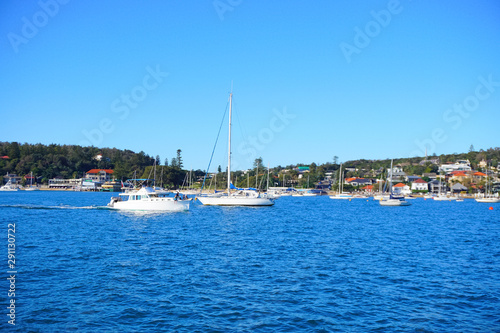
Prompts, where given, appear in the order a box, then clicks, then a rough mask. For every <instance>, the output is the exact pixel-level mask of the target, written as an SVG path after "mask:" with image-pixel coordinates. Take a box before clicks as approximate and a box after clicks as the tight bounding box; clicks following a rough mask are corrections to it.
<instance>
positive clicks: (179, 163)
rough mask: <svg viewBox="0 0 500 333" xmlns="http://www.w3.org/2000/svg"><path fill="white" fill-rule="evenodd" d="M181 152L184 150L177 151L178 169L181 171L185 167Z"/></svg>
mask: <svg viewBox="0 0 500 333" xmlns="http://www.w3.org/2000/svg"><path fill="white" fill-rule="evenodd" d="M181 152H182V150H180V149H177V167H179V168H180V169H182V166H183V164H182V156H181Z"/></svg>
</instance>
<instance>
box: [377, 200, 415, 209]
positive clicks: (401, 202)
mask: <svg viewBox="0 0 500 333" xmlns="http://www.w3.org/2000/svg"><path fill="white" fill-rule="evenodd" d="M379 203H380V206H392V207H395V206H409V205H411V203H409V202H408V201H404V200H399V199H387V200H380V201H379Z"/></svg>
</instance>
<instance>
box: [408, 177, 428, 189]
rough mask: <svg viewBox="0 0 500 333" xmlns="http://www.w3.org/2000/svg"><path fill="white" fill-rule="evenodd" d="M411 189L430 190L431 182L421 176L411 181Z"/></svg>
mask: <svg viewBox="0 0 500 333" xmlns="http://www.w3.org/2000/svg"><path fill="white" fill-rule="evenodd" d="M411 190H412V192H413V191H429V184H427V182H426V181H425V180H423V179H422V178H419V179H417V180H415V181H414V182H412V183H411Z"/></svg>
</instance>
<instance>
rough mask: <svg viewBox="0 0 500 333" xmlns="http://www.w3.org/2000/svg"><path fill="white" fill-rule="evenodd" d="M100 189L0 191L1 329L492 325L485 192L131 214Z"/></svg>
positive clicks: (494, 308) (496, 224)
mask: <svg viewBox="0 0 500 333" xmlns="http://www.w3.org/2000/svg"><path fill="white" fill-rule="evenodd" d="M111 196H112V194H109V193H79V192H45V191H40V192H3V193H2V192H0V221H1V223H0V226H1V228H2V230H3V232H2V234H3V235H4V236H3V241H2V242H1V244H3V245H2V246H0V253H3V255H1V256H0V257H1V258H4V259H3V260H0V267H1V269H0V271H2V276H3V277H4V278H2V279H1V283H0V302H1V305H2V306H1V308H2V309H3V310H2V316H0V318H1V319H0V331H7V330H9V331H13V332H72V331H78V332H139V331H140V332H161V331H166V332H335V331H340V332H344V331H348V332H367V331H381V332H398V331H399V332H412V331H418V332H500V205H498V204H496V205H495V204H491V205H489V204H479V203H476V202H475V201H473V200H465V201H464V202H434V201H432V200H424V199H416V200H413V201H412V206H409V207H381V206H379V204H378V202H376V201H372V200H371V199H369V200H366V199H356V200H352V201H344V200H331V199H329V198H328V197H303V198H299V197H283V198H281V199H279V200H277V201H276V204H275V205H274V206H273V207H260V208H243V207H208V206H201V205H199V204H197V203H193V204H192V206H191V209H190V210H189V211H187V212H181V213H163V214H151V213H150V214H146V213H121V212H118V211H111V210H107V209H102V208H100V207H99V206H105V205H106V203H107V202H108V201H109V198H110V197H111ZM490 206H492V207H493V210H490V209H489V207H490ZM9 224H15V260H16V261H15V271H16V273H15V274H14V275H15V287H14V289H15V296H14V297H9V296H8V294H9V288H11V287H12V285H10V282H11V281H10V280H7V278H8V277H9V276H10V274H9V273H7V272H8V271H10V268H9V267H8V258H7V256H8V244H9V243H8V238H7V237H8V236H7V235H8V228H9V226H8V225H9ZM11 233H12V232H11ZM11 242H12V241H11ZM1 248H3V249H1ZM12 299H14V300H15V321H14V323H15V325H12V324H9V323H8V321H9V320H11V318H9V316H7V314H8V313H9V311H10V310H9V309H7V306H9V304H10V303H9V302H11V300H12Z"/></svg>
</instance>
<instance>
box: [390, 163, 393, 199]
mask: <svg viewBox="0 0 500 333" xmlns="http://www.w3.org/2000/svg"><path fill="white" fill-rule="evenodd" d="M393 171H394V169H393V168H392V160H391V177H389V190H390V193H391V195H392V172H393Z"/></svg>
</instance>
